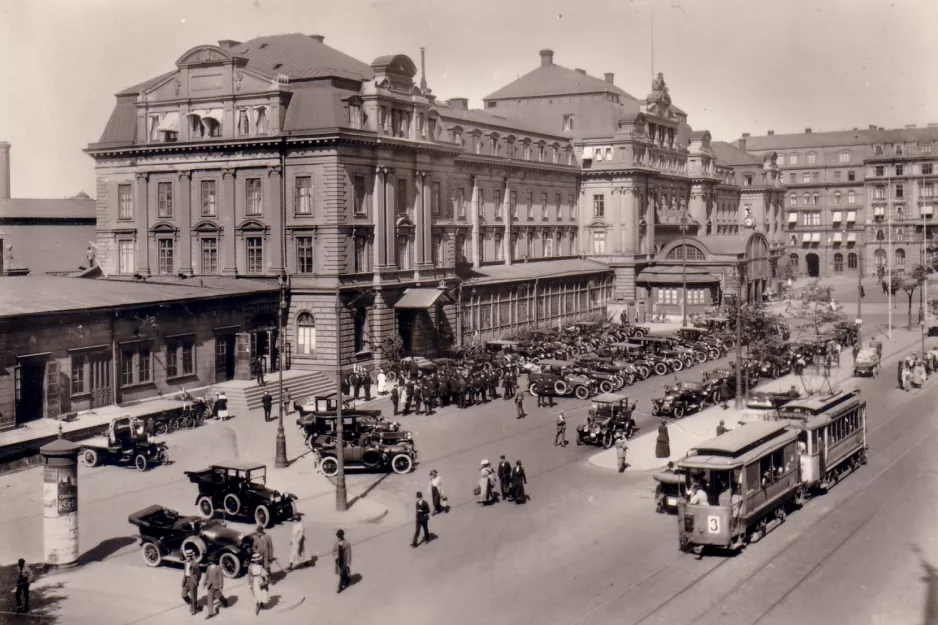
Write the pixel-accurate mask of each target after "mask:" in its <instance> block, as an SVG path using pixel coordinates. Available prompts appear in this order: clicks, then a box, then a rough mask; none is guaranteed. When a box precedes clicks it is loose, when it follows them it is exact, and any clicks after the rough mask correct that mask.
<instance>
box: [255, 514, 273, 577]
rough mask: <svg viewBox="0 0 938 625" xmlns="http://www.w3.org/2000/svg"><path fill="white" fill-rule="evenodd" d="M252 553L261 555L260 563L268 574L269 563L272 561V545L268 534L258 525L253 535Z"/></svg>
mask: <svg viewBox="0 0 938 625" xmlns="http://www.w3.org/2000/svg"><path fill="white" fill-rule="evenodd" d="M254 551H256V552H257V553H259V554H261V563H262V564H263V565H264V570H265V571H267V573H268V574H269V573H270V562H271V560H273V559H274V543H273V541H272V540H271V539H270V534H268V533H267V532H265V531H264V526H263V525H258V526H257V531H256V532H255V534H254Z"/></svg>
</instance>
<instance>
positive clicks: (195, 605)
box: [182, 549, 202, 615]
mask: <svg viewBox="0 0 938 625" xmlns="http://www.w3.org/2000/svg"><path fill="white" fill-rule="evenodd" d="M183 555H184V556H185V558H186V562H185V564H184V565H183V568H182V599H183V601H185V602H186V603H188V604H189V613H190V614H192V615H195V613H196V612H198V611H199V580H200V579H201V578H202V569H200V568H199V563H198V562H196V561H195V551H193V550H191V549H187V550H186V551H185V553H184V554H183Z"/></svg>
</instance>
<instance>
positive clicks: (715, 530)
mask: <svg viewBox="0 0 938 625" xmlns="http://www.w3.org/2000/svg"><path fill="white" fill-rule="evenodd" d="M707 533H709V534H719V533H720V517H718V516H708V517H707Z"/></svg>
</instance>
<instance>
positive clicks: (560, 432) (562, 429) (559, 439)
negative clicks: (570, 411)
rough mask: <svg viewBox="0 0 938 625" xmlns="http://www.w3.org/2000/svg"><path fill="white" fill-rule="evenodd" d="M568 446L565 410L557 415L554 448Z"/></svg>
mask: <svg viewBox="0 0 938 625" xmlns="http://www.w3.org/2000/svg"><path fill="white" fill-rule="evenodd" d="M557 445H560V446H561V447H566V446H567V420H566V419H564V417H563V410H561V411H560V414H558V415H557V435H556V436H554V447H556V446H557Z"/></svg>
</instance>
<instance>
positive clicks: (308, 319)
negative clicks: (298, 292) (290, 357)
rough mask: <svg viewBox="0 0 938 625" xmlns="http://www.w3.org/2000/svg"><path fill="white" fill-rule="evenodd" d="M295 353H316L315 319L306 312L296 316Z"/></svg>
mask: <svg viewBox="0 0 938 625" xmlns="http://www.w3.org/2000/svg"><path fill="white" fill-rule="evenodd" d="M296 353H297V354H300V355H304V356H309V355H311V354H314V353H316V320H315V319H313V316H312V315H311V314H310V313H308V312H301V313H300V314H299V315H297V317H296Z"/></svg>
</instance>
